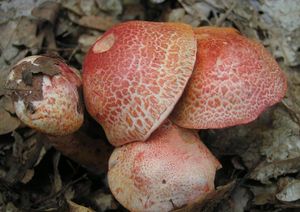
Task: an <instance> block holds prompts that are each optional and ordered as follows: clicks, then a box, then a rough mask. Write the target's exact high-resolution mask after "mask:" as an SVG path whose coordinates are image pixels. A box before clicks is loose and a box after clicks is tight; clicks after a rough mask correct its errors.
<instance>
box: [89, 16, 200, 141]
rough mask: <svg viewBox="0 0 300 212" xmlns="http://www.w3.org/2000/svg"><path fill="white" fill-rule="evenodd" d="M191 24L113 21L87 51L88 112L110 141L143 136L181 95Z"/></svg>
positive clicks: (192, 49)
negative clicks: (107, 29) (118, 22)
mask: <svg viewBox="0 0 300 212" xmlns="http://www.w3.org/2000/svg"><path fill="white" fill-rule="evenodd" d="M196 46H197V45H196V39H195V36H194V32H193V30H192V28H191V27H190V26H188V25H185V24H180V23H155V22H145V21H130V22H126V23H121V24H119V25H116V26H114V27H113V28H111V29H110V30H109V31H107V32H106V33H105V34H104V35H103V36H102V37H100V38H99V39H98V40H97V41H96V42H95V44H94V45H93V46H92V47H91V48H90V50H89V52H88V53H87V55H86V57H85V61H84V65H83V90H84V99H85V104H86V107H87V110H88V112H89V113H90V114H91V115H92V116H93V117H94V118H95V119H96V120H97V121H98V123H100V124H101V125H102V127H103V128H104V130H105V132H106V135H107V137H108V140H109V141H110V143H111V144H113V145H115V146H120V145H123V144H125V143H129V142H133V141H143V140H146V139H147V138H148V137H149V136H150V134H151V133H152V132H153V131H154V130H155V129H156V128H157V127H158V126H159V125H160V124H161V123H162V122H163V121H164V120H165V119H166V117H167V116H168V115H169V114H170V112H171V111H172V109H173V108H174V106H175V104H176V102H177V101H178V99H179V98H180V96H181V95H182V92H183V90H184V87H185V86H186V83H187V81H188V79H189V78H190V76H191V74H192V71H193V67H194V63H195V60H196Z"/></svg>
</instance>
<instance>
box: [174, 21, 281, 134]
mask: <svg viewBox="0 0 300 212" xmlns="http://www.w3.org/2000/svg"><path fill="white" fill-rule="evenodd" d="M194 32H195V34H196V37H197V45H198V52H197V60H196V64H195V70H194V72H193V74H192V77H191V79H190V81H189V83H188V85H187V87H186V89H185V91H184V94H183V96H182V98H181V99H180V100H179V102H178V104H177V105H176V107H175V109H174V110H173V113H172V114H171V120H172V121H174V122H175V123H176V124H178V125H179V126H181V127H185V128H193V129H205V128H223V127H228V126H234V125H238V124H245V123H248V122H250V121H253V120H254V119H256V118H257V117H258V116H259V114H260V113H261V112H262V111H263V110H265V108H266V107H269V106H271V105H273V104H275V103H277V102H279V101H280V100H281V99H282V98H283V97H284V95H285V93H286V90H287V81H286V77H285V75H284V73H283V72H282V71H281V70H280V68H279V66H278V64H277V63H276V61H275V60H274V59H273V58H272V56H271V55H270V54H269V53H268V52H267V50H266V49H265V48H264V47H263V46H262V45H261V44H259V43H257V42H255V41H252V40H250V39H248V38H246V37H243V36H242V35H240V34H239V33H238V32H237V31H236V30H234V29H232V28H217V27H201V28H197V29H194Z"/></svg>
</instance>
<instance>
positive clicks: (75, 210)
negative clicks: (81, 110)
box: [67, 200, 94, 212]
mask: <svg viewBox="0 0 300 212" xmlns="http://www.w3.org/2000/svg"><path fill="white" fill-rule="evenodd" d="M67 202H68V205H69V212H94V210H93V209H90V208H87V207H84V206H82V205H79V204H77V203H75V202H72V201H71V200H68V201H67Z"/></svg>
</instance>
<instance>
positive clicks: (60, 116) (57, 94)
mask: <svg viewBox="0 0 300 212" xmlns="http://www.w3.org/2000/svg"><path fill="white" fill-rule="evenodd" d="M6 87H7V88H8V89H11V90H13V99H14V107H15V110H16V114H17V116H18V117H19V119H20V120H21V121H22V122H23V123H25V124H26V125H28V126H29V127H31V128H34V129H36V130H38V131H40V132H43V133H46V134H49V135H53V136H62V135H68V134H71V133H73V132H74V131H76V130H77V129H78V128H79V127H80V126H81V124H82V123H83V110H82V107H83V105H82V101H81V99H80V94H79V92H78V89H80V88H81V76H80V74H79V72H78V71H77V70H76V69H74V68H72V67H70V66H68V65H66V64H65V63H64V62H63V61H62V60H60V59H58V58H53V57H48V56H30V57H26V58H24V59H22V60H21V61H19V62H18V63H17V64H16V65H15V66H14V67H13V68H12V70H11V72H10V73H9V75H8V79H7V82H6Z"/></svg>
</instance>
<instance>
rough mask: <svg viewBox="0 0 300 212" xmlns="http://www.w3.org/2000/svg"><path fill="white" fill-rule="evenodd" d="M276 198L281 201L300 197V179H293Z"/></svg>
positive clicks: (290, 200)
mask: <svg viewBox="0 0 300 212" xmlns="http://www.w3.org/2000/svg"><path fill="white" fill-rule="evenodd" d="M276 198H277V199H278V200H280V201H285V202H292V201H296V200H299V199H300V180H299V179H297V180H292V181H291V182H290V183H288V184H287V185H286V186H285V187H284V188H283V189H282V190H281V191H280V192H279V193H277V194H276Z"/></svg>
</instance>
